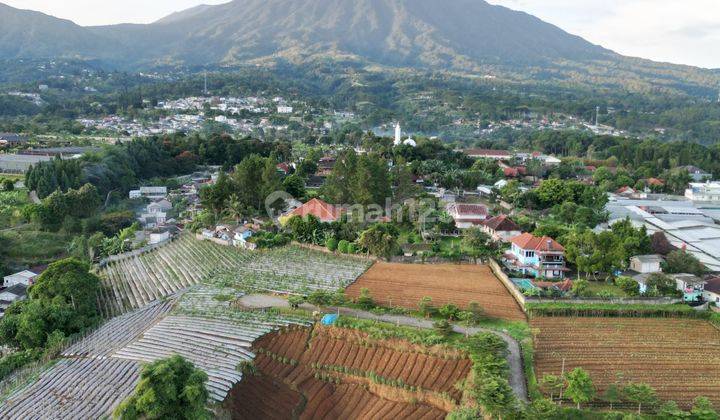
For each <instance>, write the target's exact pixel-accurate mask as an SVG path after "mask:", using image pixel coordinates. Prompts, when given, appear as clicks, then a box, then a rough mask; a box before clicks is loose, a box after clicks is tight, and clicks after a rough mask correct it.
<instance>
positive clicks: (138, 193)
mask: <svg viewBox="0 0 720 420" xmlns="http://www.w3.org/2000/svg"><path fill="white" fill-rule="evenodd" d="M129 196H130V198H131V199H133V198H141V197H142V198H149V199H151V200H159V199H162V198H165V196H167V187H140V189H139V190H131V191H130V194H129Z"/></svg>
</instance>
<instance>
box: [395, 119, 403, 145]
mask: <svg viewBox="0 0 720 420" xmlns="http://www.w3.org/2000/svg"><path fill="white" fill-rule="evenodd" d="M394 144H395V146H400V144H402V128H400V123H397V124H395V143H394Z"/></svg>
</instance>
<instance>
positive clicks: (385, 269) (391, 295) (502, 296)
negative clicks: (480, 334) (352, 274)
mask: <svg viewBox="0 0 720 420" xmlns="http://www.w3.org/2000/svg"><path fill="white" fill-rule="evenodd" d="M363 288H367V289H368V290H369V291H370V295H371V296H372V298H373V299H374V300H375V301H376V302H378V303H379V304H381V305H383V306H400V307H403V308H406V309H417V308H418V304H419V303H420V300H421V299H422V298H423V297H425V296H429V297H430V298H432V304H433V305H434V306H442V305H445V304H448V303H452V304H455V305H458V306H460V307H462V308H466V307H467V305H468V304H469V303H470V302H473V301H474V302H477V303H478V304H480V306H482V307H483V309H484V310H485V313H486V314H487V315H489V316H491V317H494V318H501V319H507V320H512V321H521V320H522V321H524V320H526V317H525V313H524V312H523V311H522V309H521V308H520V306H519V305H518V303H517V302H516V301H515V299H514V298H513V297H512V296H511V295H510V293H509V292H508V290H507V289H506V288H505V286H504V285H503V284H502V283H501V282H500V281H499V280H498V279H497V278H496V277H495V275H494V274H493V273H492V271H491V270H490V267H488V266H485V265H473V264H462V265H461V264H394V263H385V262H378V263H375V265H373V266H372V267H371V268H370V269H369V270H368V271H366V272H365V274H363V275H362V276H360V277H359V278H358V279H357V280H356V281H355V282H354V283H352V284H351V285H350V286H349V287H348V288H347V290H346V293H347V295H348V296H350V297H352V298H357V297H358V296H360V291H361V290H362V289H363Z"/></svg>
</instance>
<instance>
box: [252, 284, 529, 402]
mask: <svg viewBox="0 0 720 420" xmlns="http://www.w3.org/2000/svg"><path fill="white" fill-rule="evenodd" d="M240 304H242V305H243V306H245V307H248V308H268V307H281V308H287V307H289V306H290V305H289V304H288V302H287V300H285V299H283V298H280V297H277V296H269V295H246V296H243V297H242V298H240ZM300 307H301V308H302V309H306V310H309V311H321V309H320V308H318V307H317V306H314V305H311V304H309V303H304V304H302V305H301V306H300ZM323 312H335V313H338V312H339V313H340V314H341V315H345V316H352V317H357V318H361V319H372V320H375V321H382V322H388V323H391V324H396V325H404V326H408V327H415V328H423V329H432V328H433V321H432V320H428V319H420V318H415V317H411V316H406V315H375V314H374V313H372V312H368V311H363V310H360V309H353V308H344V307H330V308H325V309H324V310H323ZM453 331H455V332H458V333H460V334H468V335H472V334H477V333H480V332H487V333H492V334H495V335H497V336H498V337H500V338H502V339H503V340H504V341H505V342H506V343H507V346H508V366H509V369H510V386H511V387H512V389H513V392H515V395H516V396H517V398H518V399H520V400H521V401H525V402H527V383H526V382H525V370H524V369H523V362H522V351H521V350H520V343H518V342H517V340H515V339H514V338H512V337H511V336H510V335H509V334H506V333H504V332H501V331H496V330H491V329H488V328H482V327H463V326H461V325H456V324H453Z"/></svg>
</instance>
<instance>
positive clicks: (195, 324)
mask: <svg viewBox="0 0 720 420" xmlns="http://www.w3.org/2000/svg"><path fill="white" fill-rule="evenodd" d="M291 322H292V321H288V320H284V319H283V318H281V317H274V316H272V315H269V314H264V313H261V312H252V313H244V314H239V315H238V316H237V317H235V318H234V319H230V318H212V319H211V318H203V317H197V316H185V315H172V316H168V317H166V318H165V319H163V320H162V321H160V322H158V323H157V324H155V325H154V326H153V327H152V328H150V329H149V330H147V331H146V332H145V333H144V334H143V335H142V337H140V338H139V339H138V340H136V341H135V342H133V343H131V344H129V345H128V346H126V347H124V348H122V349H120V350H118V351H117V352H116V353H115V354H113V357H115V358H120V359H128V360H135V361H140V362H153V361H155V360H158V359H163V358H166V357H169V356H171V355H173V354H179V355H181V356H183V357H185V358H186V359H187V360H189V361H191V362H193V363H194V364H195V366H196V367H198V368H199V369H202V370H203V371H205V373H207V375H208V377H209V380H208V383H207V388H208V391H209V392H210V396H211V398H212V399H214V400H216V401H222V400H224V399H225V397H226V396H227V394H228V392H229V391H230V389H231V388H232V387H233V385H235V384H236V383H237V382H239V381H240V379H241V378H242V373H241V372H239V371H238V370H237V367H238V365H239V364H240V363H241V362H244V361H251V360H253V359H254V358H255V354H254V353H253V352H252V351H251V350H250V348H251V346H252V343H253V341H255V340H256V339H257V338H259V337H261V336H263V335H265V334H267V333H270V332H272V331H274V330H276V329H278V328H279V327H280V326H283V325H288V324H290V323H291Z"/></svg>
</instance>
